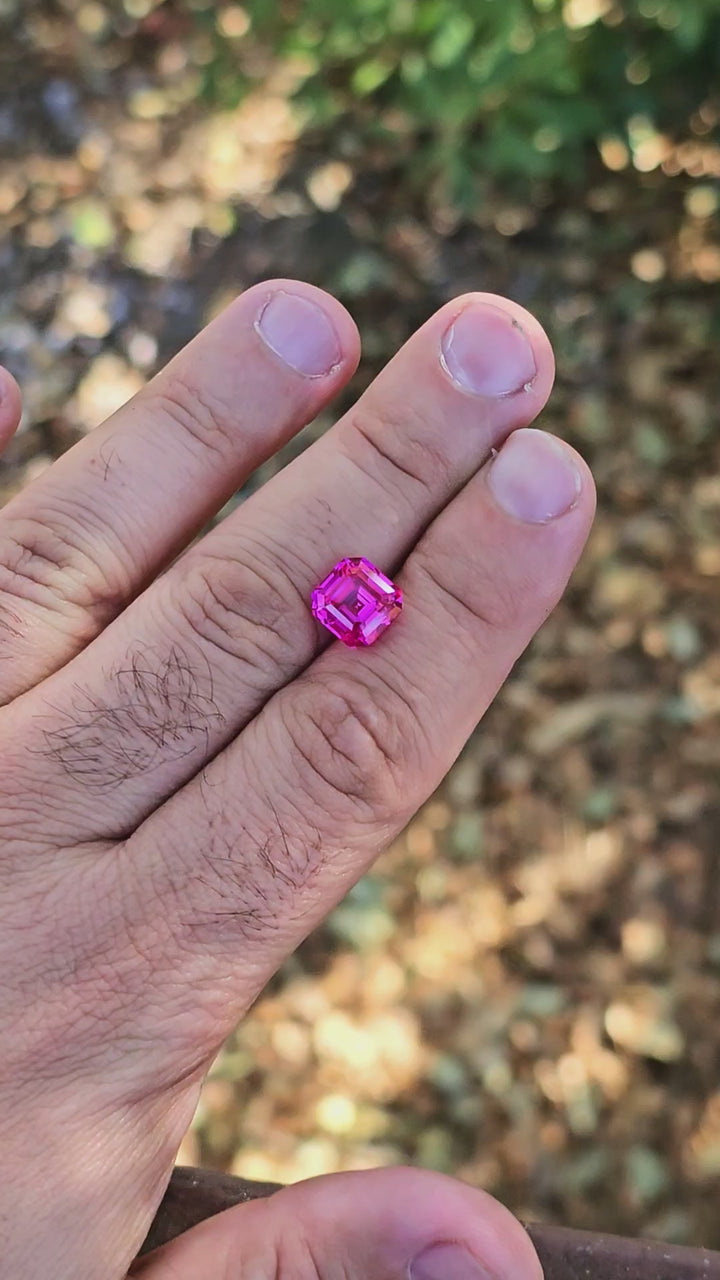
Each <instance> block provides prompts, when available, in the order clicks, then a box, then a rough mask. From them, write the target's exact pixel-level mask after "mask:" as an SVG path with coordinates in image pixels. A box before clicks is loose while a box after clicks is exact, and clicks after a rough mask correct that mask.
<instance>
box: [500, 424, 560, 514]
mask: <svg viewBox="0 0 720 1280" xmlns="http://www.w3.org/2000/svg"><path fill="white" fill-rule="evenodd" d="M488 484H489V485H490V488H491V490H492V492H493V494H494V496H495V500H496V502H498V503H499V504H500V506H501V507H502V508H503V509H504V510H505V511H507V512H508V514H509V515H511V516H514V517H515V519H516V520H524V521H526V522H527V523H528V524H547V522H548V521H549V520H555V519H556V518H557V517H558V516H561V515H563V514H564V513H565V512H566V511H569V510H570V509H571V507H574V506H575V503H576V502H577V500H578V498H579V496H580V490H581V489H582V477H581V475H580V472H579V471H578V468H577V467H576V465H575V463H574V461H573V458H572V455H571V453H570V452H569V450H568V449H566V448H565V445H563V444H561V443H560V441H559V440H556V439H555V437H554V436H549V435H547V434H546V433H545V432H544V431H537V430H535V429H534V428H533V427H523V428H522V429H521V430H519V431H514V432H513V434H512V435H511V436H509V437H508V439H507V440H506V442H505V444H504V445H503V447H502V449H501V450H500V452H499V454H498V455H497V457H496V458H495V459H494V461H493V462H492V463H491V464H490V470H489V472H488Z"/></svg>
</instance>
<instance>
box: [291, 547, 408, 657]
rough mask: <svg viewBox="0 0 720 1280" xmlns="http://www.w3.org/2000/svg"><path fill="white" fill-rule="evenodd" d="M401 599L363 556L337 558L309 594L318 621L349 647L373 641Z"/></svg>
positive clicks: (386, 623)
mask: <svg viewBox="0 0 720 1280" xmlns="http://www.w3.org/2000/svg"><path fill="white" fill-rule="evenodd" d="M402 603H403V600H402V591H401V590H400V588H399V587H396V586H395V583H394V582H391V581H390V579H389V578H387V577H386V576H385V574H384V573H381V572H380V570H379V569H376V568H375V565H374V564H371V563H370V561H369V560H366V559H365V557H364V556H355V557H353V558H350V557H346V558H345V559H344V560H339V561H338V563H337V564H336V565H335V568H334V569H333V570H332V572H331V573H329V574H328V576H327V578H325V579H324V580H323V581H322V582H321V583H320V585H319V586H317V587H316V588H315V590H314V591H313V594H312V611H313V613H314V615H315V617H316V618H317V620H318V622H322V624H323V626H324V627H327V629H328V631H332V633H333V635H334V636H337V638H338V640H342V642H343V644H346V645H348V646H349V647H350V648H351V649H357V648H359V647H360V645H367V644H374V642H375V641H376V640H377V638H378V636H379V635H380V633H381V632H382V631H384V630H385V628H386V627H389V626H390V623H391V622H393V621H394V620H395V618H397V616H398V614H399V612H400V610H401V609H402Z"/></svg>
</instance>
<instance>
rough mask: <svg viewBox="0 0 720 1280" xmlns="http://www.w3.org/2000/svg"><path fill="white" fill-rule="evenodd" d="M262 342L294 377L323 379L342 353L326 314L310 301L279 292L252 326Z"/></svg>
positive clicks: (282, 291) (267, 303)
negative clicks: (290, 370)
mask: <svg viewBox="0 0 720 1280" xmlns="http://www.w3.org/2000/svg"><path fill="white" fill-rule="evenodd" d="M255 328H256V330H257V332H258V333H259V334H260V337H261V338H262V339H263V342H265V343H266V344H267V346H268V347H270V350H271V351H274V352H275V355H276V356H279V357H280V359H281V360H284V361H285V364H287V365H289V366H290V368H291V369H294V370H295V372H296V373H304V374H305V376H306V377H308V378H322V377H324V376H325V375H327V374H328V373H331V372H332V370H333V369H334V368H335V367H336V366H337V365H338V364H339V363H340V360H341V358H342V349H341V347H340V341H339V339H338V336H337V334H336V332H335V328H334V326H333V324H332V322H331V320H330V318H329V316H328V315H327V314H326V312H325V311H323V309H322V308H321V307H319V306H318V305H317V304H316V303H315V302H310V300H309V298H302V297H300V295H299V294H297V293H286V292H285V291H284V290H282V289H281V290H278V292H277V293H274V294H273V295H272V297H271V298H270V299H269V301H268V302H266V303H265V306H264V307H263V309H262V311H261V312H260V315H259V316H258V318H257V320H256V322H255Z"/></svg>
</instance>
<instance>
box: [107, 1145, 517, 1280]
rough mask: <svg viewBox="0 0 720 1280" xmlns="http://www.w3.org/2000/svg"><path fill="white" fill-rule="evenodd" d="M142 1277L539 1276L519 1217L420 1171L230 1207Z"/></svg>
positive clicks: (328, 1182)
mask: <svg viewBox="0 0 720 1280" xmlns="http://www.w3.org/2000/svg"><path fill="white" fill-rule="evenodd" d="M130 1274H131V1275H132V1276H134V1277H135V1276H141V1277H142V1280H197V1277H198V1276H203V1277H204V1278H205V1280H250V1278H251V1277H252V1280H273V1277H275V1276H279V1275H283V1276H286V1277H287V1278H288V1280H337V1277H340V1276H342V1277H343V1278H344V1280H542V1269H541V1267H540V1263H539V1261H538V1258H537V1255H536V1253H535V1250H534V1249H533V1247H532V1244H531V1242H530V1239H529V1237H528V1235H527V1233H526V1232H525V1231H524V1230H523V1228H522V1227H521V1226H520V1224H519V1222H517V1220H516V1219H515V1218H513V1216H512V1215H511V1214H510V1213H509V1212H508V1211H507V1209H505V1208H503V1206H502V1205H500V1204H498V1202H497V1201H496V1200H493V1199H491V1197H490V1196H488V1195H486V1194H485V1193H484V1192H483V1191H476V1190H474V1189H473V1188H471V1187H468V1186H465V1185H464V1184H463V1183H460V1182H455V1181H453V1180H452V1179H451V1178H446V1177H443V1176H442V1175H441V1174H437V1173H429V1172H427V1171H426V1170H421V1169H376V1170H372V1171H368V1172H362V1173H340V1174H333V1175H331V1176H329V1177H322V1178H313V1179H312V1180H310V1181H308V1182H299V1183H296V1184H295V1185H294V1186H290V1187H285V1188H283V1190H282V1191H278V1192H276V1193H275V1194H274V1195H273V1196H271V1197H270V1198H269V1199H268V1200H255V1201H252V1202H251V1203H250V1204H244V1205H238V1206H237V1207H236V1208H233V1209H228V1210H226V1211H225V1212H224V1213H221V1214H219V1215H218V1216H217V1217H215V1218H211V1219H209V1220H208V1221H206V1222H203V1223H201V1225H200V1226H198V1227H195V1228H194V1229H193V1230H192V1231H189V1232H188V1233H187V1234H186V1235H184V1236H180V1237H179V1238H178V1239H177V1240H174V1241H172V1243H171V1244H169V1245H166V1246H165V1247H164V1248H162V1249H159V1250H157V1252H156V1253H154V1254H150V1255H149V1256H148V1257H147V1258H146V1259H144V1260H143V1262H142V1263H139V1264H137V1265H136V1267H135V1268H133V1269H132V1271H131V1273H130Z"/></svg>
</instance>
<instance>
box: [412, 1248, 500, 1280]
mask: <svg viewBox="0 0 720 1280" xmlns="http://www.w3.org/2000/svg"><path fill="white" fill-rule="evenodd" d="M408 1274H409V1277H410V1280H493V1276H492V1273H491V1272H490V1271H488V1270H487V1268H486V1267H484V1266H483V1265H482V1263H481V1262H478V1260H477V1258H475V1257H473V1255H472V1254H471V1253H470V1252H469V1251H468V1250H467V1249H465V1248H464V1247H463V1246H462V1245H460V1244H433V1245H430V1247H429V1249H423V1251H422V1253H419V1254H418V1256H417V1258H414V1259H413V1261H412V1262H411V1263H410V1266H409V1268H408Z"/></svg>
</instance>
